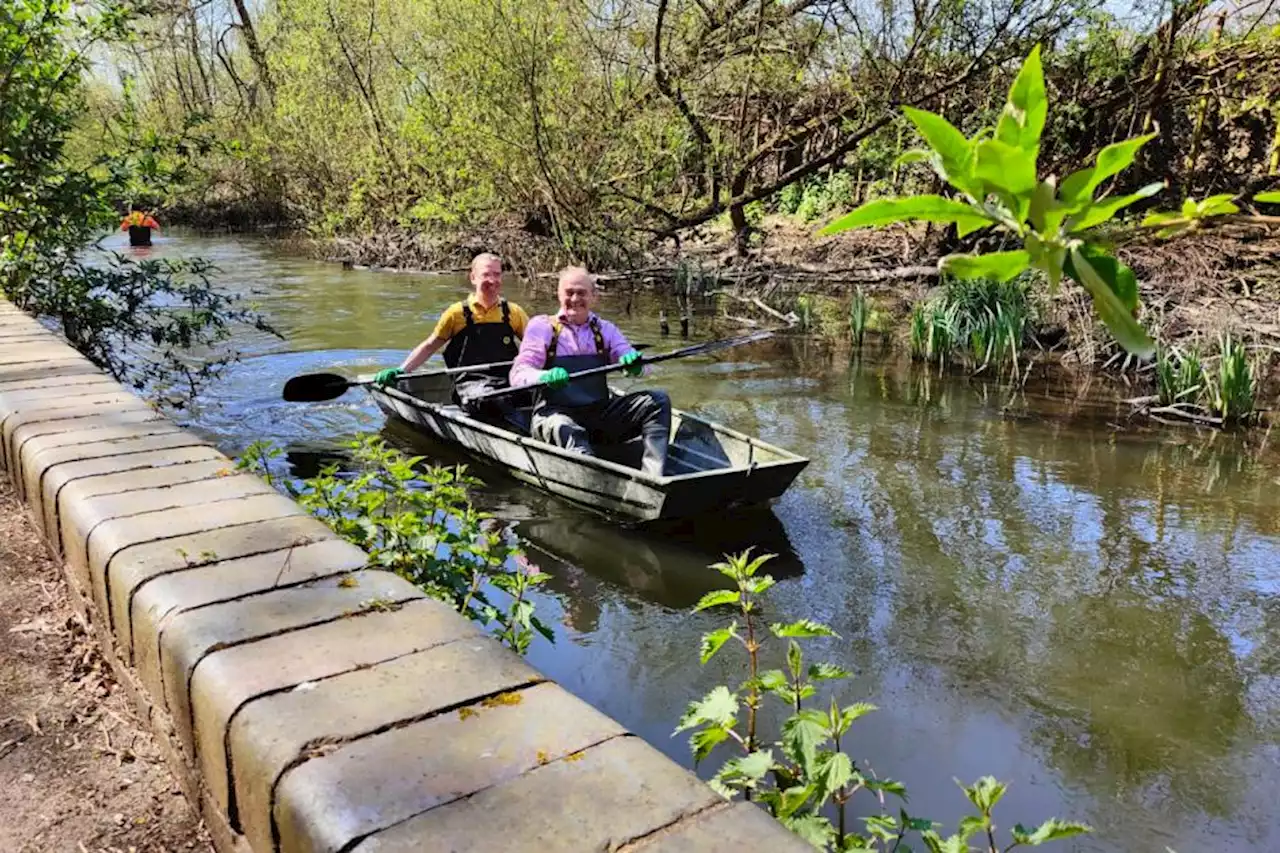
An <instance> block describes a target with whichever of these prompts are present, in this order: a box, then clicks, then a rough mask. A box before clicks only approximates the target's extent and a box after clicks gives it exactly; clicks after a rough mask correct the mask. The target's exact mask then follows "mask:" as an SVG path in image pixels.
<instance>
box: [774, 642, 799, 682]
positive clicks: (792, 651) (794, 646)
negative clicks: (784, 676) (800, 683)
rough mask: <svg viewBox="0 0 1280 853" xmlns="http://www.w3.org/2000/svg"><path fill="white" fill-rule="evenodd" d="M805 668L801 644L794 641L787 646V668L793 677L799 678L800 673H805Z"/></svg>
mask: <svg viewBox="0 0 1280 853" xmlns="http://www.w3.org/2000/svg"><path fill="white" fill-rule="evenodd" d="M779 636H781V635H779ZM803 667H804V652H802V651H800V644H799V643H797V642H796V641H795V640H792V641H791V642H790V643H788V644H787V668H788V669H790V670H791V677H792V678H799V677H800V673H802V672H804V669H803Z"/></svg>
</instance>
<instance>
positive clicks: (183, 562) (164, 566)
mask: <svg viewBox="0 0 1280 853" xmlns="http://www.w3.org/2000/svg"><path fill="white" fill-rule="evenodd" d="M336 538H337V536H336V535H335V534H334V533H333V531H331V530H330V529H329V528H328V527H326V526H325V525H324V524H322V523H321V522H319V521H317V520H316V519H315V518H312V517H311V516H309V515H292V516H286V517H284V518H276V519H266V520H263V521H255V522H251V523H249V524H238V525H236V526H234V527H223V528H219V529H218V530H208V531H204V532H203V533H194V534H190V535H187V536H179V537H178V538H176V539H166V540H163V541H160V542H148V543H147V544H145V545H134V546H133V547H131V548H126V549H125V550H124V551H122V552H120V553H119V554H117V555H116V559H114V560H112V561H111V565H110V566H108V567H107V573H108V582H109V584H110V587H111V589H112V590H114V593H113V595H112V605H113V610H112V612H113V614H115V617H114V625H115V628H116V631H117V632H118V634H117V639H118V641H119V642H121V643H123V642H124V640H125V639H126V638H128V639H129V640H130V641H131V642H132V649H129V648H127V647H125V646H123V645H122V646H121V648H120V649H119V651H120V653H121V656H122V658H123V659H125V660H129V661H130V662H131V663H133V664H134V665H135V666H136V667H137V669H138V677H139V678H140V679H142V683H143V684H145V685H146V686H147V688H148V689H150V690H152V692H154V693H155V694H156V695H157V696H161V695H163V690H162V686H161V678H160V646H159V643H160V634H161V632H162V631H163V629H164V627H165V622H164V621H163V620H164V618H165V610H164V609H161V610H159V611H157V612H155V613H154V614H152V613H148V612H144V611H141V610H139V608H138V607H136V606H133V599H135V598H136V597H137V594H138V590H139V589H140V588H142V587H143V585H144V584H146V583H147V582H148V581H151V580H152V579H154V578H158V577H164V576H166V575H169V574H172V573H176V572H188V571H191V570H194V569H201V568H209V569H211V570H213V571H214V572H221V570H222V568H223V564H224V563H228V562H231V561H234V560H239V559H241V558H247V557H252V556H261V557H263V560H262V561H261V562H259V563H255V564H254V565H253V567H252V568H251V569H250V571H260V570H262V568H263V566H266V568H267V570H268V571H269V570H271V569H272V567H274V570H275V572H276V573H277V574H281V573H283V572H286V571H288V570H289V569H290V566H291V565H292V559H293V555H292V553H291V552H292V551H294V550H296V549H299V548H302V547H304V546H306V545H308V544H310V543H313V542H323V541H328V540H332V539H336ZM125 607H128V608H130V610H129V613H130V614H131V615H130V618H129V619H128V620H125V619H122V618H121V616H122V615H124V614H123V612H122V610H121V609H117V608H125ZM126 624H128V625H130V626H131V629H130V630H131V633H130V632H126V631H124V630H122V629H123V626H124V625H126ZM130 652H131V655H130V654H129V653H130Z"/></svg>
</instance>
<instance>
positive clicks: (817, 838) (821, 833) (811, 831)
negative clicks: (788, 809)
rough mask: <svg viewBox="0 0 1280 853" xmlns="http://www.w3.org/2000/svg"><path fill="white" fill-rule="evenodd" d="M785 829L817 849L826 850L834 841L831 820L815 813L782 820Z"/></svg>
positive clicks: (834, 833) (834, 832)
mask: <svg viewBox="0 0 1280 853" xmlns="http://www.w3.org/2000/svg"><path fill="white" fill-rule="evenodd" d="M782 825H783V826H785V827H786V828H787V829H789V830H791V831H792V832H794V833H795V834H796V835H798V836H800V837H801V838H802V839H804V840H805V841H807V842H809V844H811V845H812V846H813V847H815V848H817V849H818V850H827V849H828V848H829V847H830V845H831V842H833V841H835V838H836V831H835V828H834V827H833V826H832V825H831V821H829V820H827V819H826V818H825V817H822V816H821V815H816V814H802V815H799V816H798V817H789V818H786V819H785V820H783V821H782Z"/></svg>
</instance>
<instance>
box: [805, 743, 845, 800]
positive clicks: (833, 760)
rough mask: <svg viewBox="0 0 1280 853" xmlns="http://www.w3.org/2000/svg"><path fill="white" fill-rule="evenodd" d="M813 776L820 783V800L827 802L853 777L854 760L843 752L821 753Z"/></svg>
mask: <svg viewBox="0 0 1280 853" xmlns="http://www.w3.org/2000/svg"><path fill="white" fill-rule="evenodd" d="M813 776H814V781H816V782H817V783H818V800H819V802H826V801H827V800H828V799H829V798H830V797H831V795H832V794H834V793H835V792H836V791H839V790H840V789H841V788H843V787H844V786H845V785H846V784H848V782H849V780H851V779H852V778H853V762H852V761H851V760H850V759H849V756H847V755H845V754H844V753H843V752H828V753H824V754H821V755H819V757H818V766H817V768H816V769H815V771H814V774H813Z"/></svg>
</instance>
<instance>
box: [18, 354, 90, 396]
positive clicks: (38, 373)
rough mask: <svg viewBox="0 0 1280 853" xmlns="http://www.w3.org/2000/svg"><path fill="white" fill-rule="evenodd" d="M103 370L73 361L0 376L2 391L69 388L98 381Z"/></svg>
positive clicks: (30, 368) (86, 363)
mask: <svg viewBox="0 0 1280 853" xmlns="http://www.w3.org/2000/svg"><path fill="white" fill-rule="evenodd" d="M105 375H106V374H104V373H103V372H102V371H101V370H99V369H98V368H96V367H94V366H93V365H92V364H89V363H88V362H87V361H86V362H83V363H81V362H71V363H70V364H59V365H57V366H55V367H48V368H45V367H39V368H36V367H29V368H27V369H25V370H19V371H16V372H14V373H9V374H4V375H3V378H0V392H8V391H23V390H28V389H30V390H35V389H39V388H53V387H57V388H67V387H70V386H72V385H87V384H90V383H93V382H98V381H100V380H101V379H102V377H103V376H105Z"/></svg>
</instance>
